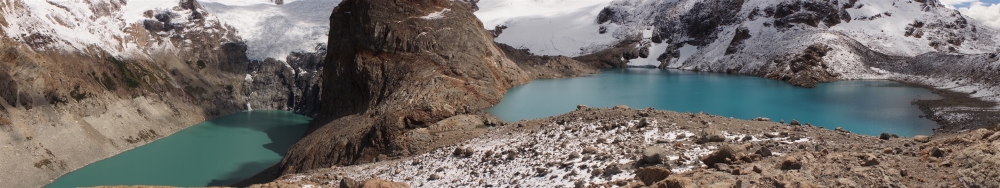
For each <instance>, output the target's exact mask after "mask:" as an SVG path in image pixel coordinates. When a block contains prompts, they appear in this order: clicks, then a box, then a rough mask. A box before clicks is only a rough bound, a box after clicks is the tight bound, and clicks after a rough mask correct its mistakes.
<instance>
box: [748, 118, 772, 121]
mask: <svg viewBox="0 0 1000 188" xmlns="http://www.w3.org/2000/svg"><path fill="white" fill-rule="evenodd" d="M750 120H754V121H771V118H766V117H755V118H753V119H750Z"/></svg>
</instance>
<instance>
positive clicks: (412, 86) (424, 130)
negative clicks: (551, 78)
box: [272, 0, 594, 173]
mask: <svg viewBox="0 0 1000 188" xmlns="http://www.w3.org/2000/svg"><path fill="white" fill-rule="evenodd" d="M474 6H475V5H474V4H473V3H471V2H465V1H447V0H411V1H392V0H369V1H362V0H347V1H343V2H342V3H341V4H340V5H339V6H338V7H337V8H335V9H334V11H333V14H332V16H331V17H330V28H331V31H330V36H331V37H330V39H329V43H328V44H330V46H329V48H328V50H329V51H328V52H329V53H328V55H327V57H326V61H325V65H324V72H323V89H322V90H323V93H322V96H321V98H322V99H321V100H322V103H323V105H322V107H321V108H320V110H319V113H318V115H317V116H316V120H315V121H314V122H313V124H312V125H311V127H310V132H309V134H308V135H307V136H305V137H304V138H302V139H301V140H300V141H299V142H297V143H296V144H294V145H293V146H292V147H291V148H290V149H289V151H288V154H287V155H286V156H285V158H284V160H283V161H282V162H281V163H280V164H279V165H278V166H276V167H275V168H277V169H272V170H279V171H280V172H282V173H295V172H302V171H305V170H309V169H315V168H326V167H330V166H334V165H351V164H360V163H366V162H374V161H376V160H379V159H386V157H387V158H388V159H391V158H396V157H400V156H408V155H411V154H415V153H420V152H423V151H426V150H427V149H431V148H433V146H434V145H439V144H442V143H443V142H457V141H460V140H463V139H468V138H471V137H472V136H475V135H477V134H478V133H481V131H477V130H481V128H478V127H483V125H484V123H483V122H485V121H488V119H490V117H488V115H486V114H485V112H484V111H482V110H481V109H483V108H486V107H489V106H492V105H494V104H496V103H498V102H499V101H500V98H501V97H502V96H503V94H504V93H505V92H506V91H507V89H509V88H510V87H511V86H514V85H517V84H523V83H526V82H527V81H529V80H530V79H532V78H533V77H534V76H538V75H541V74H537V73H532V72H530V71H526V70H525V69H522V68H520V67H519V65H518V64H517V63H515V62H513V61H511V60H510V59H509V58H508V56H507V55H506V54H505V53H504V51H503V50H502V49H501V48H499V47H498V46H497V45H496V44H494V42H493V36H492V35H491V34H490V33H489V32H487V31H486V30H485V29H483V28H484V27H483V26H482V23H480V22H479V21H478V20H477V19H476V17H475V16H474V15H473V14H472V11H473V10H474ZM566 61H567V62H571V63H572V62H575V61H573V60H566ZM578 68H579V67H578ZM574 70H578V71H577V72H571V73H560V74H570V75H573V74H580V73H582V72H587V71H594V69H593V68H590V67H585V68H579V69H574ZM448 132H450V133H449V134H442V133H448ZM452 133H453V134H452ZM432 134H435V135H432ZM449 136H455V137H461V138H454V139H448V137H449ZM466 137H468V138H466ZM380 155H385V156H383V157H379V156H380Z"/></svg>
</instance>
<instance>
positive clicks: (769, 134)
mask: <svg viewBox="0 0 1000 188" xmlns="http://www.w3.org/2000/svg"><path fill="white" fill-rule="evenodd" d="M764 137H767V138H775V137H778V135H775V134H771V133H764Z"/></svg>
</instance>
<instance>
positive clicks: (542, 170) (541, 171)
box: [535, 167, 549, 177]
mask: <svg viewBox="0 0 1000 188" xmlns="http://www.w3.org/2000/svg"><path fill="white" fill-rule="evenodd" d="M548 174H549V169H548V168H543V167H536V168H535V176H536V177H542V176H545V175H548Z"/></svg>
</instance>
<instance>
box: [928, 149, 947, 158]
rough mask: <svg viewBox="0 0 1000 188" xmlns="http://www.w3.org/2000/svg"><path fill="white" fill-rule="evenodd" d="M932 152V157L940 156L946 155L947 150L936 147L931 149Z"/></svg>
mask: <svg viewBox="0 0 1000 188" xmlns="http://www.w3.org/2000/svg"><path fill="white" fill-rule="evenodd" d="M930 154H931V156H932V157H938V158H940V157H944V154H945V150H944V149H942V148H934V149H931V152H930Z"/></svg>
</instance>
